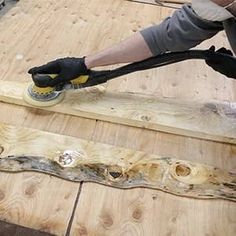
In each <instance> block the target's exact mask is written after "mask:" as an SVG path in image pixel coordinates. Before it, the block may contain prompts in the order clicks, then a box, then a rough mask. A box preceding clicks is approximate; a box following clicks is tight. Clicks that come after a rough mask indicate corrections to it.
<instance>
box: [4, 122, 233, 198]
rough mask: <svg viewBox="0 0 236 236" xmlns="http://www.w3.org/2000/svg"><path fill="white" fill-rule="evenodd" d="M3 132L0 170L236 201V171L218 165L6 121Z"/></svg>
mask: <svg viewBox="0 0 236 236" xmlns="http://www.w3.org/2000/svg"><path fill="white" fill-rule="evenodd" d="M0 133H1V135H0V145H1V146H0V153H1V154H0V171H6V172H21V171H37V172H43V173H47V174H49V175H54V176H57V177H59V178H62V179H66V180H70V181H75V182H81V181H85V182H95V183H100V184H104V185H107V186H112V187H116V188H124V189H127V188H134V187H147V188H154V189H158V190H163V191H166V192H169V193H173V194H176V195H179V196H186V197H194V198H222V199H227V200H232V201H236V174H235V175H234V174H230V173H228V172H226V171H223V170H220V169H218V168H216V167H211V166H207V165H201V164H197V163H191V162H187V161H183V160H177V159H173V158H170V157H159V156H156V155H147V154H146V153H144V152H137V151H134V150H130V149H122V148H116V147H114V146H110V145H105V144H99V143H93V142H89V141H86V140H79V139H75V138H71V137H66V136H64V137H63V136H59V135H55V134H49V133H45V132H41V131H37V130H29V129H23V128H20V129H19V128H15V127H12V126H8V125H4V124H0ZM6 140H7V141H6ZM12 140H14V141H13V142H12ZM15 140H20V145H17V141H15ZM45 140H47V142H45ZM68 144H69V145H68ZM114 156H115V157H116V158H114Z"/></svg>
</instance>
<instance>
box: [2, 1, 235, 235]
mask: <svg viewBox="0 0 236 236" xmlns="http://www.w3.org/2000/svg"><path fill="white" fill-rule="evenodd" d="M171 12H172V10H169V9H167V8H159V7H156V6H149V5H142V4H136V3H131V2H126V1H124V0H103V1H101V0H90V1H87V0H77V1H73V0H57V1H56V0H41V1H36V0H35V1H32V0H21V1H20V2H19V3H17V5H15V7H13V8H12V9H11V10H10V11H8V12H7V13H6V14H5V15H4V16H3V17H2V18H1V19H0V32H1V33H0V79H1V80H11V81H14V80H18V81H22V82H23V81H24V82H25V81H29V80H30V78H29V76H28V75H27V73H26V72H27V70H28V68H29V67H31V66H34V65H37V64H41V63H45V62H47V61H48V60H51V59H55V58H58V57H63V56H83V55H86V54H88V53H92V52H96V51H98V50H100V49H102V48H104V47H108V46H110V45H112V44H113V43H115V42H118V41H120V40H121V39H123V38H125V37H127V36H129V35H131V34H132V33H134V32H136V31H137V30H140V29H141V28H144V27H146V26H148V25H152V24H154V23H158V22H160V21H161V20H162V19H164V18H165V17H166V16H168V15H169V14H171ZM212 44H215V45H217V46H219V47H221V46H228V43H227V40H226V37H225V35H224V34H223V33H221V34H219V35H217V36H216V37H214V38H213V39H211V40H210V41H207V42H204V43H203V44H202V45H200V46H199V47H200V48H207V47H209V46H210V45H212ZM106 86H107V89H108V90H110V91H114V90H116V91H126V92H127V91H128V92H137V93H145V94H155V96H159V97H172V98H173V97H176V98H189V99H191V100H197V99H201V100H202V99H206V100H208V99H217V100H220V101H225V100H226V101H228V100H229V101H236V92H235V91H236V83H235V81H233V80H230V79H227V78H225V77H223V76H221V75H219V74H217V73H215V72H214V71H212V70H210V69H209V68H207V67H206V66H205V64H204V63H203V62H201V61H189V62H183V63H179V64H176V65H172V66H168V67H165V68H160V69H157V70H156V69H155V70H150V71H145V72H141V73H136V74H132V75H129V76H124V77H122V78H119V79H117V80H114V81H111V82H109V83H108V84H107V85H106ZM0 107H1V115H0V122H5V123H8V124H12V125H15V126H24V127H31V128H36V129H39V130H46V131H49V132H53V133H59V134H65V135H70V136H74V137H78V138H83V139H87V140H92V141H99V142H103V143H107V144H112V145H116V146H120V147H128V148H131V149H135V150H141V151H145V152H147V153H154V154H158V155H162V156H171V157H174V158H178V159H185V160H192V161H196V162H200V163H206V164H210V165H214V166H217V167H221V168H224V169H227V170H233V169H236V146H235V145H229V144H223V143H217V142H210V141H203V140H198V139H193V138H188V137H181V136H176V135H170V134H165V133H160V132H156V131H150V130H149V131H148V130H144V129H140V128H133V127H126V126H123V125H117V124H116V125H115V124H111V123H107V122H101V121H96V120H89V119H82V118H78V117H73V116H68V115H61V114H54V113H52V112H47V111H40V110H37V109H32V108H24V107H20V106H15V105H9V104H4V103H1V104H0ZM114 158H115V157H114ZM0 178H1V181H0V193H1V194H0V219H1V220H4V221H8V222H11V223H16V224H20V225H23V226H26V227H30V228H34V229H37V230H42V231H45V232H48V233H52V234H56V235H66V234H67V235H89V236H90V235H91V236H95V235H96V236H104V235H109V236H110V235H115V236H116V235H122V236H123V235H125V236H130V235H131V236H132V235H135V236H136V235H140V236H142V235H145V236H146V235H148V236H156V235H168V236H169V235H177V236H178V235H180V236H183V235H186V236H187V235H196V236H198V235H208V236H210V235H230V236H231V235H235V234H236V205H235V203H232V202H228V201H222V200H194V199H187V198H181V197H177V196H173V195H170V194H167V193H163V192H160V191H155V190H150V189H132V190H118V189H113V188H109V187H105V186H100V185H97V184H92V183H83V184H76V183H70V182H67V181H63V180H60V179H57V178H54V177H49V176H46V175H43V174H36V173H19V174H6V173H0Z"/></svg>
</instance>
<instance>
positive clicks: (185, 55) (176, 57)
mask: <svg viewBox="0 0 236 236" xmlns="http://www.w3.org/2000/svg"><path fill="white" fill-rule="evenodd" d="M222 57H224V59H225V60H232V59H233V60H235V59H234V57H233V56H231V55H228V54H225V53H220V52H216V51H214V50H211V48H210V49H207V50H187V51H182V52H167V53H164V54H161V55H158V56H155V57H151V58H148V59H146V60H143V61H139V62H134V63H131V64H128V65H125V66H122V67H119V68H116V69H113V70H102V71H94V70H90V72H89V74H88V75H81V76H80V77H78V78H76V79H73V80H70V81H66V82H65V83H59V84H58V85H56V86H53V87H51V86H48V84H50V83H49V82H48V81H50V80H53V79H55V78H56V76H57V74H34V75H32V79H33V84H30V85H29V86H28V88H27V89H26V91H25V93H24V96H23V98H24V100H25V101H26V102H27V103H29V104H31V105H33V106H36V107H48V106H54V105H56V104H57V103H59V102H61V101H62V100H63V98H64V93H65V91H66V90H69V89H80V88H85V87H89V86H94V85H98V84H102V83H105V82H107V81H108V80H110V79H113V78H117V77H119V76H122V75H126V74H129V73H132V72H136V71H142V70H147V69H153V68H156V67H161V66H165V65H169V64H173V63H177V62H180V61H185V60H188V59H203V60H207V59H209V58H210V59H212V58H214V60H216V61H217V59H221V60H222Z"/></svg>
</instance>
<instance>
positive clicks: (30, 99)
mask: <svg viewBox="0 0 236 236" xmlns="http://www.w3.org/2000/svg"><path fill="white" fill-rule="evenodd" d="M33 86H34V85H33V84H30V85H29V86H27V88H26V89H25V91H24V93H23V99H24V101H25V102H27V103H28V104H30V105H33V106H35V107H50V106H54V105H56V104H58V103H59V102H61V101H62V100H63V98H64V96H65V94H64V93H57V92H53V91H52V92H51V93H50V94H46V95H44V94H42V95H39V94H36V93H34V92H33V89H32V88H33Z"/></svg>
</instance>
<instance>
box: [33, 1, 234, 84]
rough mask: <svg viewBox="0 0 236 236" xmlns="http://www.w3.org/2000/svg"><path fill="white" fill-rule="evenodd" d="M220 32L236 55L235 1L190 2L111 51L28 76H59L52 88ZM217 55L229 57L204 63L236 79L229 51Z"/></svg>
mask: <svg viewBox="0 0 236 236" xmlns="http://www.w3.org/2000/svg"><path fill="white" fill-rule="evenodd" d="M222 30H225V31H226V34H227V37H228V40H229V42H230V45H231V47H232V49H233V51H234V53H236V0H192V5H183V7H182V8H181V9H179V10H176V11H175V12H174V14H173V15H172V17H168V18H167V19H165V20H164V21H163V22H162V23H161V24H159V25H155V26H152V27H149V28H147V29H144V30H142V31H141V32H138V33H136V34H134V35H133V36H132V37H130V38H128V39H126V40H124V41H123V42H121V43H118V44H117V45H114V46H112V47H111V48H108V49H105V50H103V51H101V52H99V53H97V54H95V55H88V56H86V57H84V58H63V59H58V60H55V61H52V62H49V63H47V64H46V65H43V66H39V67H34V68H32V69H30V70H29V73H30V74H36V73H40V74H58V76H57V77H56V78H55V79H53V80H50V81H48V84H47V85H48V86H55V85H57V84H60V83H65V82H66V81H70V80H72V79H75V78H77V77H79V76H80V75H87V74H89V73H90V69H92V68H94V67H97V66H105V65H112V64H117V63H127V62H136V61H141V60H144V59H146V58H149V57H153V56H156V55H159V54H163V53H165V52H176V51H183V50H188V49H190V48H192V47H194V46H196V45H198V44H200V43H201V42H202V41H204V40H206V39H209V38H211V37H213V36H214V35H216V34H217V33H218V32H220V31H222ZM211 50H215V49H214V48H211ZM219 52H221V53H225V54H229V55H232V57H230V59H229V60H227V61H226V60H225V59H222V60H220V61H219V60H217V61H216V60H215V59H214V57H212V58H209V59H208V60H207V61H206V63H207V64H208V65H209V66H211V67H212V68H213V69H214V70H216V71H218V72H220V73H222V74H224V75H226V76H228V77H230V78H234V79H236V58H235V57H233V54H232V52H231V51H230V50H226V49H224V48H221V49H220V50H219ZM83 83H85V86H86V83H87V84H89V82H88V81H86V82H83Z"/></svg>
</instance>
